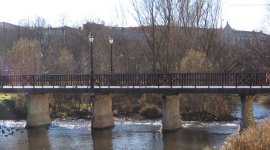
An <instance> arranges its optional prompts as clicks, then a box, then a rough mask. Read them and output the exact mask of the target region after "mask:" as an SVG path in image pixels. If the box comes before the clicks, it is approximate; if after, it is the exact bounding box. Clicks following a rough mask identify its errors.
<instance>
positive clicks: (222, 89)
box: [0, 86, 270, 94]
mask: <svg viewBox="0 0 270 150" xmlns="http://www.w3.org/2000/svg"><path fill="white" fill-rule="evenodd" d="M0 92H3V93H18V92H21V93H89V92H95V93H232V94H242V93H243V94H245V93H270V86H94V89H91V88H90V86H3V87H2V88H0Z"/></svg>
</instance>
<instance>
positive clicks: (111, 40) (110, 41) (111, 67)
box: [109, 35, 113, 74]
mask: <svg viewBox="0 0 270 150" xmlns="http://www.w3.org/2000/svg"><path fill="white" fill-rule="evenodd" d="M109 43H110V45H111V65H110V73H111V74H112V73H113V63H112V45H113V37H112V35H110V37H109Z"/></svg>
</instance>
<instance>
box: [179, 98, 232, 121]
mask: <svg viewBox="0 0 270 150" xmlns="http://www.w3.org/2000/svg"><path fill="white" fill-rule="evenodd" d="M226 99H228V97H225V96H224V95H218V94H214V95H213V94H212V95H210V94H181V95H180V111H181V113H182V117H183V119H184V120H198V121H214V120H215V121H221V120H234V119H235V118H234V117H232V116H231V111H230V109H229V107H228V104H227V103H226Z"/></svg>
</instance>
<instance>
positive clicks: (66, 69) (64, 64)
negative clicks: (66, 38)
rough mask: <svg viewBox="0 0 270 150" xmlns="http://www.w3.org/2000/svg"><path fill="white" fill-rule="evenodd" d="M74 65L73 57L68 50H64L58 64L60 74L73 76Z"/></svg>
mask: <svg viewBox="0 0 270 150" xmlns="http://www.w3.org/2000/svg"><path fill="white" fill-rule="evenodd" d="M74 65H75V61H74V59H73V55H71V53H70V52H69V51H68V50H67V49H65V48H64V49H62V50H61V52H60V56H59V58H58V62H57V66H58V67H57V68H58V69H57V70H58V71H59V72H58V73H61V74H71V73H73V72H74Z"/></svg>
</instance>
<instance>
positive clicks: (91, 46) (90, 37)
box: [88, 33, 94, 89]
mask: <svg viewBox="0 0 270 150" xmlns="http://www.w3.org/2000/svg"><path fill="white" fill-rule="evenodd" d="M88 40H89V42H90V88H91V89H93V88H94V69H93V42H94V36H93V34H92V33H89V36H88Z"/></svg>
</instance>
